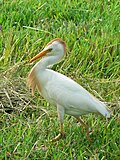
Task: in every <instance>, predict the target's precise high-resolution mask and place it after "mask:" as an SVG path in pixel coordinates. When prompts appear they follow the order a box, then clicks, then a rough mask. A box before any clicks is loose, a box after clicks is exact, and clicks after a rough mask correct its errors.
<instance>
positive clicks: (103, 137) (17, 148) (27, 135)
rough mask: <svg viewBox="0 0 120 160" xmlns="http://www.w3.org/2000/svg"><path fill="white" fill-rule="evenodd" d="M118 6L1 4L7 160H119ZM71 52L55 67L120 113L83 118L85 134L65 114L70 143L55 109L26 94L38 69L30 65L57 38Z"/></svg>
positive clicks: (2, 134) (1, 142)
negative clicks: (89, 132)
mask: <svg viewBox="0 0 120 160" xmlns="http://www.w3.org/2000/svg"><path fill="white" fill-rule="evenodd" d="M119 17H120V13H119V1H117V0H116V1H114V0H111V1H109V0H104V1H99V0H96V1H93V0H91V1H89V0H84V1H83V0H79V2H77V1H69V0H68V1H63V0H60V1H58V0H55V1H51V0H48V1H44V0H39V1H38V0H34V1H33V0H28V1H25V0H6V1H5V0H1V1H0V25H1V26H2V29H1V31H0V36H1V38H0V159H18V160H19V159H21V160H22V159H27V160H28V159H41V160H43V159H45V160H50V159H51V160H52V159H55V160H59V159H63V160H65V159H68V160H69V159H70V160H87V159H90V160H94V159H96V160H99V159H100V160H106V159H109V160H119V158H120V153H119V152H120V138H119V135H120V114H119V111H120V102H119V92H120V90H119V88H120V55H119V53H120V30H119V29H120V25H119ZM56 37H59V38H62V39H64V40H65V41H66V43H67V45H68V51H67V56H66V58H65V59H63V60H62V61H61V62H60V63H59V64H56V65H54V66H53V69H54V70H56V71H59V72H61V73H62V74H65V75H67V76H69V77H71V78H72V79H74V80H75V81H77V82H78V83H80V84H81V85H82V86H83V87H85V88H86V89H87V90H89V91H90V92H91V93H92V94H94V95H95V96H96V97H98V98H100V99H102V100H103V101H105V102H107V103H108V105H109V107H110V109H111V111H112V112H113V114H112V117H111V119H110V120H109V122H106V121H105V119H104V118H103V117H101V116H96V115H92V114H90V115H86V116H82V118H83V119H84V120H85V121H86V123H87V124H88V125H89V126H90V127H91V128H93V130H94V132H93V134H92V135H91V138H92V142H91V143H88V140H87V138H86V133H85V130H84V128H83V127H82V126H79V124H78V123H76V120H75V119H74V118H73V117H70V116H68V115H66V117H65V122H64V130H65V133H66V138H65V139H62V140H60V141H59V142H56V143H49V140H50V139H51V138H53V137H54V136H55V135H57V134H58V133H59V121H58V118H57V112H56V109H55V108H54V107H53V106H52V105H50V104H49V103H48V102H46V101H45V100H44V99H43V98H42V97H40V96H39V94H38V92H36V93H35V96H34V97H32V96H31V93H30V91H29V90H28V88H27V87H26V84H25V83H26V77H27V74H28V72H29V70H30V69H31V67H32V66H31V65H29V64H28V63H26V61H27V60H29V59H30V57H33V55H35V54H37V53H38V52H39V51H40V50H41V49H42V48H43V47H44V46H45V45H46V44H47V43H48V42H49V41H50V40H52V39H53V38H56Z"/></svg>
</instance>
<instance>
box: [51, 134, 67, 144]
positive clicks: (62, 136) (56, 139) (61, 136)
mask: <svg viewBox="0 0 120 160" xmlns="http://www.w3.org/2000/svg"><path fill="white" fill-rule="evenodd" d="M64 137H65V133H59V134H58V135H57V136H56V137H55V138H54V139H52V140H50V142H56V141H58V140H59V139H61V138H64Z"/></svg>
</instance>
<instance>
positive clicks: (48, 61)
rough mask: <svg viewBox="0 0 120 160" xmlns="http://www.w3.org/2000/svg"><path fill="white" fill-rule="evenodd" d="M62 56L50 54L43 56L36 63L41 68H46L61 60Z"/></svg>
mask: <svg viewBox="0 0 120 160" xmlns="http://www.w3.org/2000/svg"><path fill="white" fill-rule="evenodd" d="M60 59H61V58H59V57H57V56H56V57H55V56H49V57H44V58H42V59H41V60H40V61H39V62H38V63H37V64H36V65H37V67H38V68H39V69H41V70H44V69H46V68H48V67H49V66H52V65H54V64H55V63H57V62H59V61H60Z"/></svg>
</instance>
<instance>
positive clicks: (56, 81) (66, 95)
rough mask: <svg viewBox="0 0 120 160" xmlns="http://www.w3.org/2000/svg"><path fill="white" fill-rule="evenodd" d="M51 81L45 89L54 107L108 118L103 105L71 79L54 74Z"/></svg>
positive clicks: (108, 115) (108, 114)
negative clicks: (95, 113) (96, 113)
mask: <svg viewBox="0 0 120 160" xmlns="http://www.w3.org/2000/svg"><path fill="white" fill-rule="evenodd" d="M50 72H52V76H51V79H50V80H49V81H48V82H47V84H46V86H45V89H46V91H47V94H48V98H47V99H48V100H52V101H53V102H54V103H55V104H56V105H57V104H60V105H61V106H63V107H64V108H65V109H66V110H67V112H71V115H72V114H73V112H74V113H75V114H77V113H78V112H81V113H82V114H85V113H89V112H100V113H101V114H102V115H103V116H106V115H107V117H110V113H109V112H108V110H107V107H106V105H105V104H104V103H102V102H101V101H99V100H98V99H97V98H95V97H94V96H93V95H91V94H90V93H89V92H88V91H87V90H86V89H84V88H83V87H82V86H81V85H79V84H78V83H76V82H75V81H73V80H72V79H70V78H68V77H66V76H64V75H62V74H60V73H57V72H54V71H50Z"/></svg>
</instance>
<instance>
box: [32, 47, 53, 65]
mask: <svg viewBox="0 0 120 160" xmlns="http://www.w3.org/2000/svg"><path fill="white" fill-rule="evenodd" d="M51 50H52V49H50V48H49V49H47V50H44V51H41V52H40V53H39V54H37V55H36V56H35V57H33V58H32V59H31V60H30V63H31V62H33V61H35V60H36V59H38V58H41V57H43V56H45V55H46V54H47V53H49V52H50V51H51Z"/></svg>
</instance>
